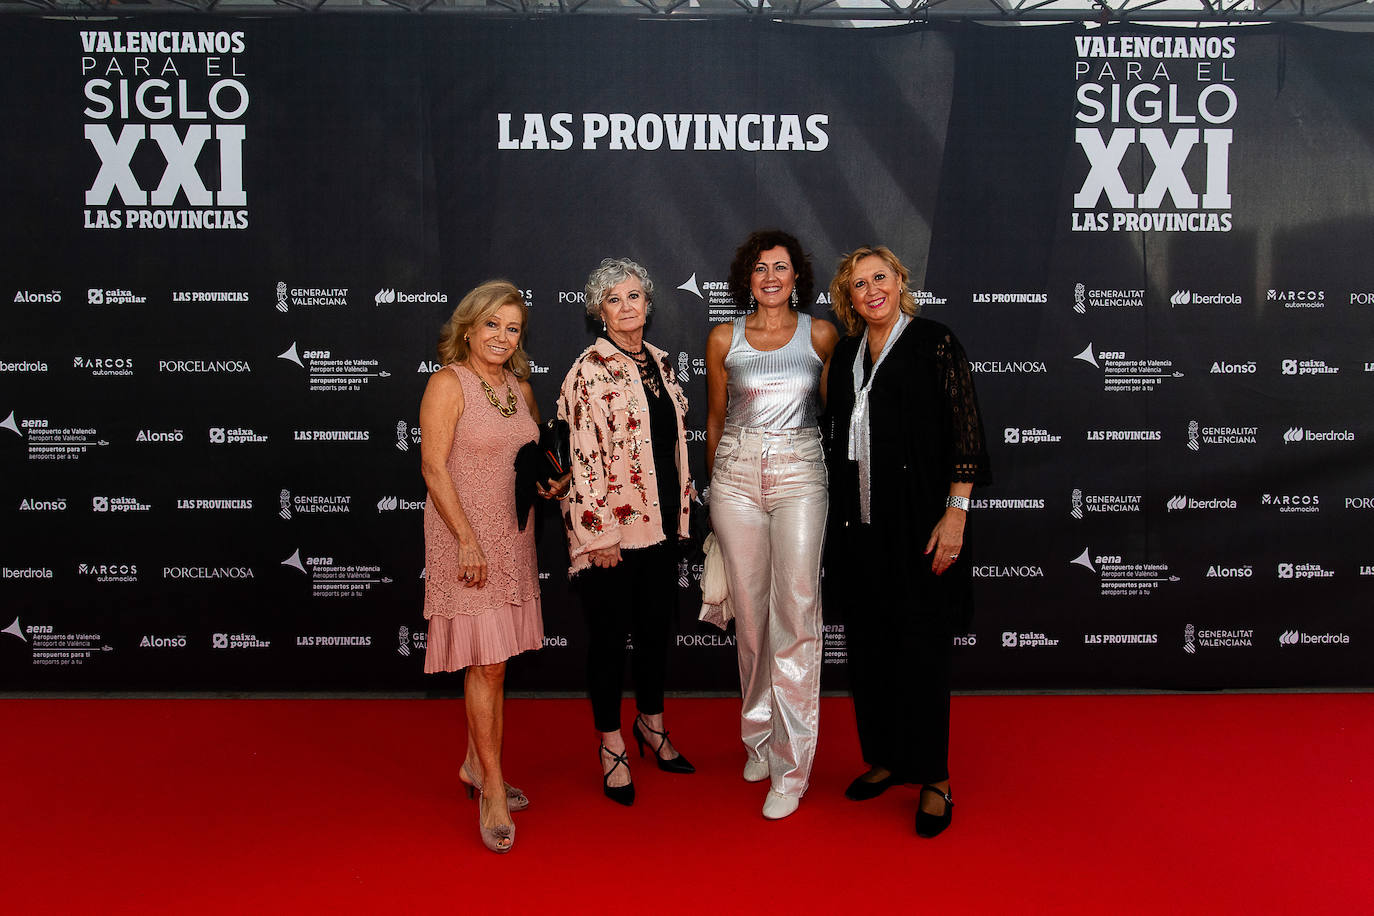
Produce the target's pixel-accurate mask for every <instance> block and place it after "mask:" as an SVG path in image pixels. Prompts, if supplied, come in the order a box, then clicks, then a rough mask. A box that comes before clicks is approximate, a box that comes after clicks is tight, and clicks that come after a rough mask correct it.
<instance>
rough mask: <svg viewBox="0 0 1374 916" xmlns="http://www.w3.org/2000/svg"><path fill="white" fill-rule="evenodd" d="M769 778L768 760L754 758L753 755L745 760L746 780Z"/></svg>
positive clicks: (758, 780) (753, 780)
mask: <svg viewBox="0 0 1374 916" xmlns="http://www.w3.org/2000/svg"><path fill="white" fill-rule="evenodd" d="M767 778H768V761H766V760H754V759H753V758H752V757H751V758H750V759H749V760H746V761H745V762H744V781H745V782H763V781H764V780H765V779H767Z"/></svg>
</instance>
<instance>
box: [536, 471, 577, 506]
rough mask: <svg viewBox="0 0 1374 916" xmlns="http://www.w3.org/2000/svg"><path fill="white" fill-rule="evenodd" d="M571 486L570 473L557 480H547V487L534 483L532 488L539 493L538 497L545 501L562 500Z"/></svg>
mask: <svg viewBox="0 0 1374 916" xmlns="http://www.w3.org/2000/svg"><path fill="white" fill-rule="evenodd" d="M570 486H572V471H569V472H568V473H566V474H564V475H563V476H562V477H559V478H558V479H556V480H555V479H554V478H549V480H548V483H547V485H546V484H543V483H536V484H535V485H534V488H535V489H536V490H538V491H539V495H540V496H542V497H544V498H545V499H562V498H563V497H565V496H567V495H568V488H569V487H570Z"/></svg>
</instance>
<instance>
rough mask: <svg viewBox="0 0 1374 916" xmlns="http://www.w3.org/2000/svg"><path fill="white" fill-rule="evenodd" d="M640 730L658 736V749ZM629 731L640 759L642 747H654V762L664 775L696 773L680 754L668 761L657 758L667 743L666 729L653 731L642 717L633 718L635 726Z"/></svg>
mask: <svg viewBox="0 0 1374 916" xmlns="http://www.w3.org/2000/svg"><path fill="white" fill-rule="evenodd" d="M641 728H642V729H644V731H646V732H648V733H649V734H650V735H657V736H658V739H659V740H658V747H654V742H653V741H652V740H650V738H649V736H648V735H645V734H644V732H641V731H640V729H641ZM630 731H631V732H632V733H633V734H634V736H635V744H638V745H639V756H640V757H641V758H643V756H644V745H646V744H647V745H649V746H650V747H654V762H655V763H657V764H658V768H659V769H660V770H663V771H664V772H665V773H695V772H696V771H697V768H696V767H694V766H692V764H691V763H690V762H689V761H688V760H687V758H686V757H684V756H682V754H678V755H677V756H676V757H673V758H670V759H668V760H664V759H663V758H662V757H660V756H658V752H659V751H661V750H663V745H665V744H667V743H668V730H667V729H666V728H665V729H664V730H663V731H661V732H660V731H654V730H653V729H652V728H650V727H649V724H648V723H647V722H645V721H644V717H643V716H635V724H634V727H633V728H631V729H630Z"/></svg>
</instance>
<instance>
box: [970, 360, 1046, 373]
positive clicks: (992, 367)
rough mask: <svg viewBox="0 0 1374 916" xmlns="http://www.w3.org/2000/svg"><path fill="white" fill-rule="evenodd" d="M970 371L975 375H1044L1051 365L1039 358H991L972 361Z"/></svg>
mask: <svg viewBox="0 0 1374 916" xmlns="http://www.w3.org/2000/svg"><path fill="white" fill-rule="evenodd" d="M969 371H971V372H973V373H974V374H975V375H1025V374H1031V375H1043V374H1045V373H1046V372H1049V367H1048V366H1046V365H1045V362H1044V360H1039V359H1012V360H997V359H989V360H975V361H973V362H970V363H969Z"/></svg>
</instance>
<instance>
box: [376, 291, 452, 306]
mask: <svg viewBox="0 0 1374 916" xmlns="http://www.w3.org/2000/svg"><path fill="white" fill-rule="evenodd" d="M447 301H448V293H440V292H420V293H409V292H406V291H405V290H397V289H395V288H394V287H388V288H386V289H379V290H377V295H375V296H373V297H372V302H373V304H374V305H394V304H400V305H411V304H413V303H428V302H447Z"/></svg>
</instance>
